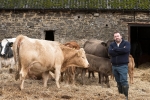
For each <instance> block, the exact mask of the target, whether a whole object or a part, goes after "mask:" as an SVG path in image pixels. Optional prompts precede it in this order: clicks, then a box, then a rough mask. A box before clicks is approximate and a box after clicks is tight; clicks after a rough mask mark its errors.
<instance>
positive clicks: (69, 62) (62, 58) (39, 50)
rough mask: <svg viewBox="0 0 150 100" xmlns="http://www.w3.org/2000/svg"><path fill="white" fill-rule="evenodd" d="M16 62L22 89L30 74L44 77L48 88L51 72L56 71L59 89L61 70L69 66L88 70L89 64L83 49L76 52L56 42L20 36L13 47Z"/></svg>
mask: <svg viewBox="0 0 150 100" xmlns="http://www.w3.org/2000/svg"><path fill="white" fill-rule="evenodd" d="M13 52H14V58H15V62H16V64H17V67H18V71H17V75H19V77H20V80H21V85H20V89H23V88H24V81H25V78H26V76H27V74H28V73H32V74H34V75H35V76H38V75H42V78H43V82H44V87H46V86H47V81H48V78H49V71H51V70H52V71H53V70H55V81H56V85H57V87H58V88H60V85H59V77H60V72H61V70H62V71H63V70H65V69H66V68H67V67H69V66H79V67H84V68H87V67H88V66H89V63H88V61H87V59H86V55H85V51H84V50H83V48H81V49H80V50H74V49H71V48H69V47H67V46H64V45H62V44H60V43H58V42H56V41H46V40H40V39H32V38H29V37H27V36H23V35H19V36H17V38H16V41H15V42H14V45H13Z"/></svg>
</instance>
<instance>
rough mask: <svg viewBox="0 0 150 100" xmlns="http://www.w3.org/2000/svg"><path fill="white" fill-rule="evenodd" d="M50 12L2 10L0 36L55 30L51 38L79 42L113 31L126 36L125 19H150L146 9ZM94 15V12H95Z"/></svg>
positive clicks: (34, 34)
mask: <svg viewBox="0 0 150 100" xmlns="http://www.w3.org/2000/svg"><path fill="white" fill-rule="evenodd" d="M98 14H99V16H94V12H72V11H66V12H52V11H1V13H0V40H2V39H3V38H7V37H16V36H17V35H19V34H23V35H26V36H29V37H31V38H38V39H45V31H49V30H52V31H54V40H55V41H59V42H61V43H65V42H68V41H70V40H76V41H78V43H79V44H80V45H81V46H82V45H83V43H84V42H85V41H86V40H89V39H93V38H95V39H100V40H103V41H107V40H108V39H112V38H113V33H114V32H115V31H118V32H120V33H121V34H122V35H123V37H124V38H125V39H126V40H128V23H131V22H133V23H138V22H139V23H141V22H143V23H149V21H150V15H149V13H144V12H139V13H133V12H126V13H125V12H108V11H105V12H98ZM95 15H96V14H95Z"/></svg>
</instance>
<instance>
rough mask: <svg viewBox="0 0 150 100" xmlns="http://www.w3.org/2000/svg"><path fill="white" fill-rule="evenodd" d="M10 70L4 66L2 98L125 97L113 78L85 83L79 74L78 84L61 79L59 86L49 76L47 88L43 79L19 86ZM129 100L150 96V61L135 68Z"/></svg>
mask: <svg viewBox="0 0 150 100" xmlns="http://www.w3.org/2000/svg"><path fill="white" fill-rule="evenodd" d="M14 73H15V71H14V72H13V73H11V74H10V73H9V71H8V69H7V68H2V69H0V100H67V99H69V100H124V99H125V97H124V95H122V94H118V91H117V87H116V86H117V85H116V82H115V81H114V80H113V79H110V85H111V87H110V88H107V87H101V85H100V84H98V77H97V74H96V78H91V79H88V78H87V77H86V79H85V80H86V84H85V85H81V78H80V77H78V79H77V80H76V84H75V86H73V85H69V86H67V85H66V84H65V82H61V83H60V86H61V88H60V89H58V88H57V87H56V84H55V81H53V80H51V79H49V81H48V87H47V88H44V87H43V84H42V80H31V79H27V80H26V81H25V85H24V86H25V89H24V90H21V91H20V90H19V85H20V82H19V81H16V80H15V78H14ZM129 100H150V63H145V64H142V65H140V67H139V68H135V70H134V84H129Z"/></svg>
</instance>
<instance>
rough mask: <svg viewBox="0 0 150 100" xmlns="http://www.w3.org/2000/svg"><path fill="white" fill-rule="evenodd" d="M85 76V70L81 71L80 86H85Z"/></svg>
mask: <svg viewBox="0 0 150 100" xmlns="http://www.w3.org/2000/svg"><path fill="white" fill-rule="evenodd" d="M85 74H86V69H82V73H81V79H82V85H84V84H85V80H84V79H85Z"/></svg>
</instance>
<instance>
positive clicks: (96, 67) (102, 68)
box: [76, 54, 112, 87]
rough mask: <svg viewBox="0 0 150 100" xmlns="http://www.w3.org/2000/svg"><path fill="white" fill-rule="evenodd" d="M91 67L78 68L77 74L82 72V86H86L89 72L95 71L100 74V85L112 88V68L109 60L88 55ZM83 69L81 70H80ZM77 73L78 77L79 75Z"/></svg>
mask: <svg viewBox="0 0 150 100" xmlns="http://www.w3.org/2000/svg"><path fill="white" fill-rule="evenodd" d="M86 57H87V59H88V62H89V64H90V66H89V67H88V68H87V69H86V68H77V72H78V71H80V72H79V73H81V77H82V84H84V76H85V73H86V71H87V70H89V71H95V72H98V73H99V83H100V84H102V86H103V85H104V82H105V83H106V85H107V87H110V84H109V77H108V76H109V75H111V74H112V66H111V61H110V59H109V58H104V57H98V56H95V55H92V54H86ZM79 69H81V70H79ZM79 73H77V74H76V75H78V74H79Z"/></svg>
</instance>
